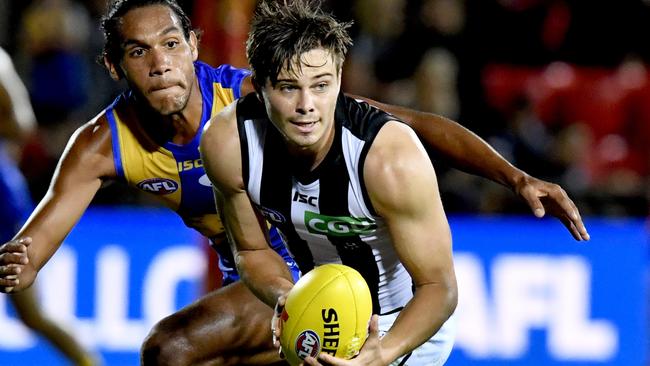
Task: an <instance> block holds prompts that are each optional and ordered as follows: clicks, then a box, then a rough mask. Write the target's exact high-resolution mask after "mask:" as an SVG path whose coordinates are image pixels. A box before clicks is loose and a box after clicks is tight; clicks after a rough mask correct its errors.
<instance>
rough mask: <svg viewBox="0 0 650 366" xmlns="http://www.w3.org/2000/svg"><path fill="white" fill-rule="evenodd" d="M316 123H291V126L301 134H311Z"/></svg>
mask: <svg viewBox="0 0 650 366" xmlns="http://www.w3.org/2000/svg"><path fill="white" fill-rule="evenodd" d="M317 123H318V121H291V124H292V125H294V126H296V128H298V131H300V132H302V133H309V132H311V131H312V130H313V129H314V128H315V126H316V124H317Z"/></svg>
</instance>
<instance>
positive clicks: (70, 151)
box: [0, 118, 116, 292]
mask: <svg viewBox="0 0 650 366" xmlns="http://www.w3.org/2000/svg"><path fill="white" fill-rule="evenodd" d="M115 174H116V173H115V167H114V164H113V159H112V151H111V135H110V129H109V126H108V124H107V123H106V121H105V120H104V119H103V118H96V119H94V120H92V121H90V122H88V123H86V124H85V125H83V126H82V127H80V128H79V129H78V130H77V131H76V132H75V133H74V134H73V135H72V137H71V138H70V140H69V142H68V145H67V146H66V148H65V151H64V153H63V155H62V157H61V159H60V160H59V163H58V166H57V168H56V171H55V172H54V176H53V178H52V182H51V183H50V187H49V189H48V191H47V193H46V194H45V196H44V197H43V199H42V200H41V202H40V203H39V204H38V206H37V207H36V209H35V210H34V211H33V212H32V214H31V216H30V217H29V219H28V220H27V222H26V223H25V225H24V226H23V228H22V229H21V230H20V231H19V232H18V234H17V235H16V236H15V238H14V240H12V241H10V242H8V243H5V244H3V245H1V246H0V291H2V292H11V291H17V290H21V289H23V288H26V287H29V286H30V285H31V284H32V282H33V281H34V279H35V277H36V274H37V272H38V271H39V270H40V269H41V267H42V266H43V265H44V264H45V263H46V262H47V260H48V259H49V258H50V257H51V256H52V255H53V254H54V252H55V251H56V250H57V248H58V247H59V246H60V245H61V242H62V241H63V239H64V238H65V237H66V235H68V233H69V232H70V230H72V227H73V226H74V224H75V223H76V222H77V221H78V220H79V218H80V217H81V215H82V214H83V213H84V211H85V210H86V208H87V207H88V205H89V204H90V202H91V201H92V198H93V197H94V195H95V193H97V190H98V189H99V188H100V187H101V184H102V180H103V179H105V178H111V177H114V176H115Z"/></svg>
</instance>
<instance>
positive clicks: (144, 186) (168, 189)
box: [137, 178, 178, 195]
mask: <svg viewBox="0 0 650 366" xmlns="http://www.w3.org/2000/svg"><path fill="white" fill-rule="evenodd" d="M137 187H138V188H140V189H141V190H143V191H147V192H151V193H153V194H159V195H165V194H170V193H174V192H176V190H178V183H176V181H173V180H171V179H165V178H151V179H146V180H143V181H142V182H140V183H138V184H137Z"/></svg>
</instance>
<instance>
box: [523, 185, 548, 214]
mask: <svg viewBox="0 0 650 366" xmlns="http://www.w3.org/2000/svg"><path fill="white" fill-rule="evenodd" d="M519 195H520V196H521V197H522V198H523V199H524V201H526V203H527V204H528V207H530V209H531V210H532V211H533V214H534V215H535V216H536V217H544V215H545V214H546V210H545V209H544V205H543V204H542V201H541V200H540V199H539V190H537V189H536V188H535V187H533V186H532V185H527V186H526V187H524V188H523V189H521V190H520V191H519Z"/></svg>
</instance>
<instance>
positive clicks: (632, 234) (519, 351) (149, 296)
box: [0, 208, 650, 366]
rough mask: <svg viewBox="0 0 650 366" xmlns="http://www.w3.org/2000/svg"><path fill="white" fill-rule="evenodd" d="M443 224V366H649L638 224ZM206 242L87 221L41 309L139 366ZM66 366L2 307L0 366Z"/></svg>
mask: <svg viewBox="0 0 650 366" xmlns="http://www.w3.org/2000/svg"><path fill="white" fill-rule="evenodd" d="M449 221H450V224H451V227H452V235H453V243H454V259H455V265H456V274H457V278H458V288H459V304H458V308H457V310H456V311H457V314H458V334H457V338H456V344H455V348H454V351H453V352H452V354H451V357H450V359H449V361H448V363H447V364H448V365H451V366H454V365H468V364H472V365H479V366H493V365H527V366H528V365H571V366H573V365H576V366H577V365H580V366H584V365H621V366H623V365H625V366H635V365H638V366H645V365H646V361H645V360H646V357H647V351H648V349H649V348H650V347H649V346H650V344H649V341H648V334H647V333H648V328H649V324H648V318H647V313H648V291H647V283H648V274H647V270H648V263H649V261H648V237H649V235H648V232H647V231H646V230H645V227H644V222H643V220H613V219H610V220H605V219H596V218H589V219H587V220H586V224H587V226H588V229H589V232H590V234H591V237H592V240H591V241H589V242H586V243H584V242H576V241H574V240H573V239H572V238H571V236H570V235H569V234H568V233H567V231H566V230H565V229H564V227H562V225H561V224H560V223H559V222H557V221H556V220H554V219H542V220H538V219H535V218H532V217H531V218H513V217H488V218H486V217H462V216H460V217H459V216H452V217H450V218H449ZM200 242H201V238H200V237H199V236H198V234H195V233H194V232H192V231H190V230H189V229H187V228H185V227H184V226H183V224H182V222H181V221H180V219H178V218H177V217H176V216H175V215H174V214H173V213H171V212H168V211H165V210H162V209H147V210H145V209H131V208H128V209H127V208H110V209H108V208H107V209H97V208H94V209H91V210H90V211H89V212H88V213H87V214H86V215H85V216H84V217H83V218H82V220H81V221H80V222H79V224H78V225H77V227H76V228H75V229H74V230H73V232H72V233H71V234H70V236H69V237H67V238H66V239H65V241H64V244H63V245H62V247H61V248H60V249H59V250H58V251H57V253H56V254H55V256H54V257H53V258H52V260H51V261H50V262H49V263H48V264H47V265H46V267H45V268H44V269H43V270H42V272H41V274H40V275H39V277H38V281H37V286H38V287H37V289H38V293H39V294H40V296H41V302H42V306H43V308H44V309H45V311H47V312H48V313H49V314H51V315H52V317H53V318H54V319H56V320H57V321H59V322H60V323H61V324H64V325H65V326H66V328H67V329H69V330H71V331H72V332H73V333H75V334H76V335H78V336H79V338H80V339H81V340H82V341H83V342H84V343H85V344H86V345H87V346H89V347H91V348H93V349H95V350H97V352H98V353H99V354H100V355H101V356H102V357H103V360H104V363H105V365H107V366H108V365H137V364H138V362H139V360H138V350H139V347H140V344H141V342H142V340H143V339H144V337H145V336H146V335H147V333H148V332H149V330H150V329H151V327H152V326H153V324H155V323H156V321H158V320H159V319H161V318H162V317H164V316H166V315H168V314H170V313H172V312H174V311H175V310H176V309H179V308H180V307H182V306H184V305H186V304H189V303H190V302H191V301H192V300H193V299H195V298H196V297H197V296H199V294H200V292H201V288H202V286H203V280H204V276H205V271H206V269H207V268H206V267H207V257H206V254H205V249H204V248H203V246H202V245H203V244H201V243H200ZM66 364H67V363H66V362H65V361H64V360H63V359H62V358H61V356H60V355H59V354H57V353H56V351H54V350H53V348H51V347H50V346H49V345H48V344H47V343H46V342H45V341H43V340H41V339H39V338H37V337H36V336H34V334H32V333H31V332H29V331H28V330H27V329H26V328H25V327H24V326H23V325H22V324H21V323H20V321H19V320H18V319H16V316H15V313H14V311H13V309H11V307H10V305H9V303H8V301H7V298H6V296H5V295H0V365H2V366H10V365H11V366H13V365H16V366H18V365H20V366H24V365H66Z"/></svg>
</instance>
